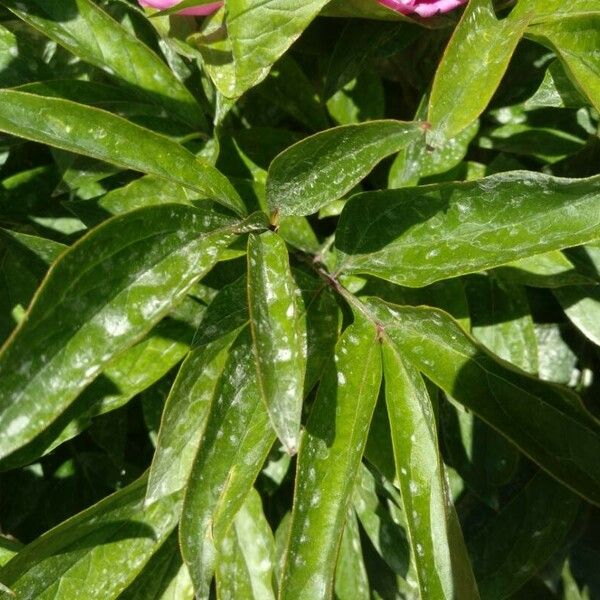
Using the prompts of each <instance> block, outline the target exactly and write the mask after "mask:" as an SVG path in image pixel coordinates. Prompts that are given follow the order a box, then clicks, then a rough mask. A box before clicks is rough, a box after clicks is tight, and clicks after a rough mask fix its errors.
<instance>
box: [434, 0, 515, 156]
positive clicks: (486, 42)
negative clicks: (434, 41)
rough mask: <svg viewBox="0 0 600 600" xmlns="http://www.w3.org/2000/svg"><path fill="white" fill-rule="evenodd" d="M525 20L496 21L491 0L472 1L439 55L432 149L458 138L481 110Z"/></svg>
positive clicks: (513, 49) (507, 61)
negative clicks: (440, 57)
mask: <svg viewBox="0 0 600 600" xmlns="http://www.w3.org/2000/svg"><path fill="white" fill-rule="evenodd" d="M526 27H527V19H526V18H525V17H521V18H519V19H515V18H511V17H507V18H505V19H501V20H499V19H497V18H496V15H495V13H494V7H493V5H492V2H491V0H471V1H470V2H469V4H468V5H467V8H466V9H465V12H464V14H463V16H462V18H461V20H460V23H459V24H458V26H457V27H456V29H455V31H454V34H453V36H452V38H451V39H450V42H449V44H448V47H447V48H446V51H445V52H444V56H443V57H442V61H441V62H440V64H439V66H438V69H437V71H436V74H435V79H434V81H433V87H432V90H431V96H430V99H429V121H430V122H431V124H432V126H433V132H432V139H433V140H434V141H435V145H438V144H441V143H444V142H445V141H447V140H449V139H450V138H453V137H455V136H457V135H458V134H459V133H460V132H461V131H462V130H463V129H465V127H468V126H469V125H470V124H471V123H473V121H475V120H476V119H477V117H479V115H480V114H481V113H482V112H483V111H484V110H485V108H486V106H487V105H488V103H489V101H490V100H491V98H492V96H493V95H494V92H495V91H496V88H497V87H498V85H499V84H500V81H501V79H502V76H503V75H504V73H505V71H506V69H507V68H508V64H509V62H510V59H511V57H512V54H513V52H514V51H515V48H516V47H517V44H518V43H519V40H520V39H521V36H522V35H523V33H524V31H525V28H526Z"/></svg>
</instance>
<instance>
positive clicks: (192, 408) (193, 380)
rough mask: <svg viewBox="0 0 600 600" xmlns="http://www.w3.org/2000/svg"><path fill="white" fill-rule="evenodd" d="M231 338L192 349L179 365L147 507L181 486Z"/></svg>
mask: <svg viewBox="0 0 600 600" xmlns="http://www.w3.org/2000/svg"><path fill="white" fill-rule="evenodd" d="M235 337H237V336H236V333H235V332H234V333H233V334H231V333H230V334H229V335H226V336H224V337H223V338H221V339H219V340H216V341H214V342H213V343H211V344H208V345H206V346H201V347H200V348H197V349H195V350H194V351H193V352H192V353H191V354H189V355H188V357H187V358H186V360H185V362H184V363H183V365H181V369H179V373H178V374H177V379H176V380H175V383H174V384H173V388H172V389H171V392H170V393H169V397H168V399H167V402H166V404H165V408H164V411H163V416H162V419H161V424H160V430H159V433H158V440H157V444H156V451H155V453H154V458H153V459H152V465H151V467H150V474H149V476H148V491H147V493H146V504H147V505H150V504H152V503H153V502H156V501H157V500H159V499H160V498H162V497H164V496H168V495H169V494H172V493H173V492H176V491H177V490H180V489H182V488H183V487H184V486H185V484H186V482H187V480H188V477H189V474H190V471H191V469H192V465H193V462H194V458H195V456H196V452H197V450H198V446H199V445H200V440H201V439H202V433H203V431H204V427H205V425H206V419H207V417H208V414H209V411H210V408H211V403H212V400H213V396H214V393H215V388H216V386H217V382H218V380H219V378H220V377H221V374H222V372H223V369H224V367H225V361H226V359H227V354H228V351H229V347H230V346H231V344H232V342H233V341H234V339H235Z"/></svg>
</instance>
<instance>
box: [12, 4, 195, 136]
mask: <svg viewBox="0 0 600 600" xmlns="http://www.w3.org/2000/svg"><path fill="white" fill-rule="evenodd" d="M4 4H5V6H6V7H7V8H9V9H10V10H11V11H12V12H14V13H15V14H16V15H17V16H18V17H20V18H21V19H23V20H24V21H25V22H27V23H29V24H30V25H32V26H33V27H35V28H36V29H38V30H39V31H41V32H42V33H43V34H44V35H46V36H48V37H49V38H51V39H52V40H54V41H55V42H57V43H58V44H60V45H61V46H64V47H65V48H66V49H67V50H69V51H70V52H72V53H73V54H74V55H75V56H77V57H79V58H81V59H83V60H85V61H86V62H88V63H90V64H92V65H94V66H96V67H99V68H101V69H103V70H104V71H107V72H108V73H110V74H112V75H114V76H116V77H118V78H119V79H120V80H122V81H124V82H126V83H127V84H129V85H130V86H131V88H132V91H133V94H135V95H137V96H139V97H141V98H142V99H144V100H150V101H151V102H152V103H154V104H158V105H159V106H160V107H164V108H166V109H167V110H168V111H169V113H171V114H174V115H177V116H178V117H179V118H180V119H182V120H183V121H184V122H186V123H189V124H191V125H193V126H195V127H198V126H199V127H201V128H202V129H206V119H205V118H204V115H203V113H202V109H201V108H200V106H199V105H198V104H197V102H196V100H195V99H194V97H193V96H192V94H191V93H190V92H189V90H188V89H187V88H186V87H185V86H184V85H183V84H182V83H181V82H180V81H179V79H177V77H175V75H174V74H173V72H172V71H171V69H169V67H168V66H167V65H166V64H165V63H164V62H163V61H162V60H161V59H160V58H159V57H158V56H157V55H156V54H155V53H154V52H153V51H152V50H150V48H148V47H147V46H146V45H144V44H143V42H142V41H141V40H139V39H138V38H137V37H136V36H134V35H132V33H130V32H129V31H127V29H125V28H124V27H122V26H121V25H120V24H119V23H117V22H116V21H115V20H114V19H113V18H112V17H110V15H108V14H107V13H106V12H104V11H103V10H102V9H101V8H99V7H98V6H97V5H96V4H95V3H94V2H93V1H92V0H30V1H29V2H28V3H27V5H24V4H23V3H21V2H19V1H18V0H6V2H5V3H4ZM131 139H136V138H131Z"/></svg>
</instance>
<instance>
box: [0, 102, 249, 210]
mask: <svg viewBox="0 0 600 600" xmlns="http://www.w3.org/2000/svg"><path fill="white" fill-rule="evenodd" d="M0 131H4V132H6V133H10V134H11V135H16V136H18V137H22V138H25V139H27V140H32V141H35V142H40V143H42V144H48V145H50V146H55V147H57V148H62V149H63V150H69V151H70V152H75V153H77V154H83V155H85V156H91V157H92V158H97V159H99V160H103V161H106V162H108V163H110V164H114V165H118V166H120V167H125V168H128V169H133V170H135V171H141V172H142V173H148V174H150V175H156V176H158V177H161V178H162V179H168V180H169V181H172V182H174V183H179V184H181V185H184V186H186V187H188V188H191V189H193V190H195V191H196V192H199V193H200V194H202V195H203V196H204V197H206V198H210V199H214V200H217V201H219V202H221V203H222V204H224V205H225V206H227V207H229V208H231V209H232V210H234V211H235V212H237V213H238V214H244V213H245V212H246V210H245V208H244V205H243V203H242V201H241V199H240V197H239V195H238V193H237V192H236V191H235V189H234V187H233V186H232V185H231V183H229V180H228V179H227V178H226V177H225V176H224V175H222V174H221V173H220V172H219V171H217V169H215V167H213V166H212V165H211V164H210V163H209V162H208V161H206V160H204V159H202V158H199V157H196V156H194V155H193V154H192V153H191V152H188V150H186V149H185V148H184V147H183V146H181V145H180V144H178V143H177V142H174V141H172V140H170V139H169V138H167V137H165V136H163V135H160V134H158V133H155V132H153V131H150V130H149V129H145V128H144V127H140V126H138V125H134V124H133V123H131V122H129V121H127V120H125V119H123V118H121V117H118V116H116V115H113V114H112V113H109V112H106V111H103V110H100V109H98V108H93V107H90V106H84V105H82V104H77V103H75V102H70V101H68V100H62V99H60V98H43V97H40V96H35V95H33V94H27V93H25V92H17V91H14V90H0Z"/></svg>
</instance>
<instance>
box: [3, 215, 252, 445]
mask: <svg viewBox="0 0 600 600" xmlns="http://www.w3.org/2000/svg"><path fill="white" fill-rule="evenodd" d="M259 222H260V219H259V220H258V221H257V219H256V218H253V217H251V218H250V219H249V220H248V221H246V222H236V221H232V220H231V219H230V218H229V217H224V216H222V215H221V214H219V213H218V212H215V211H212V210H207V209H202V210H199V209H193V208H191V207H186V206H181V205H163V206H157V207H149V208H147V209H140V210H137V211H134V212H131V213H128V214H126V215H123V216H119V217H115V218H114V219H111V220H109V221H107V222H106V223H105V224H103V225H102V226H100V227H98V228H97V229H95V230H93V231H92V232H91V233H90V234H88V235H87V236H85V237H84V238H82V239H81V240H80V241H79V242H77V243H76V244H75V245H74V246H72V247H71V248H70V249H69V250H68V251H67V252H65V253H64V254H63V255H62V256H61V257H60V259H59V260H58V261H57V262H56V263H55V264H54V265H53V266H52V268H51V269H50V271H49V273H48V275H47V277H46V279H45V280H44V282H43V284H42V286H41V287H40V288H39V290H38V292H37V294H36V296H35V299H34V301H33V303H32V305H31V307H30V309H29V311H28V313H27V316H26V318H25V320H24V321H23V322H22V323H21V326H20V327H19V328H18V329H17V330H16V331H15V333H14V334H13V335H12V336H11V338H10V339H9V340H8V342H7V343H6V345H5V346H4V348H3V349H2V352H1V353H0V391H1V394H0V398H1V399H0V424H1V426H0V429H2V431H4V432H5V435H3V436H1V439H0V457H4V456H6V455H8V454H10V453H11V452H13V451H15V450H17V449H18V448H20V447H21V446H23V445H24V444H26V443H27V442H29V441H30V440H31V439H33V438H34V437H35V436H36V435H37V434H38V433H40V432H41V431H42V430H43V429H45V428H46V427H47V426H48V425H49V424H50V423H52V422H53V421H54V420H55V419H56V418H57V417H58V416H59V415H60V414H61V413H62V412H63V411H64V410H65V409H66V408H67V407H68V406H69V405H70V404H71V402H73V400H74V399H75V398H76V397H77V396H78V394H79V393H80V392H81V391H82V390H83V389H84V388H85V387H86V386H87V385H88V384H89V383H90V382H91V381H92V380H93V379H94V378H95V377H96V376H97V375H98V374H99V372H100V371H101V370H102V368H103V367H104V366H105V365H106V364H108V362H109V361H110V360H111V359H112V358H113V357H114V356H115V355H116V354H118V353H120V352H121V351H123V350H125V349H126V348H128V347H129V346H131V345H133V344H134V343H135V342H136V341H138V340H139V339H140V338H141V336H142V335H143V334H145V333H146V332H147V331H148V330H149V329H151V328H152V326H153V325H154V324H155V323H156V322H158V321H159V320H160V319H161V318H162V317H163V316H164V315H165V314H166V313H167V312H168V311H169V310H170V309H171V308H172V307H173V306H174V305H175V304H177V302H179V301H181V300H182V299H183V298H184V296H185V294H186V292H187V291H188V290H189V289H190V287H191V286H192V285H193V284H194V283H195V282H196V281H198V280H199V279H200V278H201V277H202V276H203V274H205V273H206V272H207V271H208V270H209V269H210V268H211V267H212V266H213V265H214V264H215V262H216V261H217V260H218V258H219V252H221V251H222V250H223V249H224V248H226V247H227V246H228V245H229V244H230V243H231V242H232V241H233V240H234V239H235V238H236V237H237V235H238V234H239V233H242V232H243V231H244V230H252V229H255V228H257V227H258V228H260V225H259ZM40 397H43V398H44V402H40V401H39V398H40Z"/></svg>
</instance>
